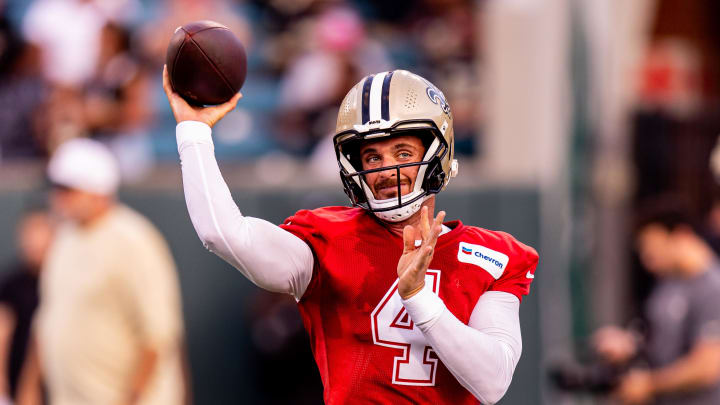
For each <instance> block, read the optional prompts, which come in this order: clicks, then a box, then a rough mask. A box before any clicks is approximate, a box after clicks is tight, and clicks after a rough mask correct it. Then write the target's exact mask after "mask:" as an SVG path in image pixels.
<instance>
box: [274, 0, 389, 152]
mask: <svg viewBox="0 0 720 405" xmlns="http://www.w3.org/2000/svg"><path fill="white" fill-rule="evenodd" d="M331 4H332V3H331ZM316 8H318V11H316V12H315V13H313V14H310V15H309V16H307V17H305V18H303V19H300V20H299V21H298V22H296V23H295V24H294V26H293V27H292V28H291V32H292V33H293V34H291V35H294V36H296V37H299V39H296V41H298V45H299V49H301V51H300V52H299V54H297V55H295V56H294V57H292V58H289V59H288V60H287V61H286V69H285V72H284V75H283V77H282V78H281V84H280V101H279V106H278V111H277V113H276V114H275V115H276V117H275V119H274V120H273V122H275V123H276V126H275V131H276V132H277V134H278V140H279V141H280V142H281V143H282V144H283V146H284V147H285V148H287V149H288V150H290V151H292V152H295V153H298V154H301V155H307V154H309V153H310V151H312V149H313V148H315V146H316V145H317V143H318V142H319V141H320V140H325V141H327V142H330V140H329V139H328V137H329V136H332V135H333V130H334V128H335V118H336V116H337V106H338V105H339V104H340V102H342V99H343V98H344V97H345V92H346V90H347V89H348V88H350V87H352V86H353V85H354V84H355V83H357V81H358V80H359V79H360V78H362V77H363V76H366V75H368V74H370V73H372V72H377V71H382V70H387V69H389V68H390V61H389V58H388V55H387V52H386V51H385V49H384V47H383V46H382V45H381V44H379V43H378V42H376V41H373V40H372V39H371V38H370V37H368V36H367V35H366V32H365V31H366V30H365V26H364V23H363V21H362V19H361V18H360V16H359V15H358V13H357V12H356V11H355V10H354V9H352V8H350V7H347V6H338V5H333V6H330V7H327V6H326V7H325V8H321V7H316ZM296 52H297V50H296Z"/></svg>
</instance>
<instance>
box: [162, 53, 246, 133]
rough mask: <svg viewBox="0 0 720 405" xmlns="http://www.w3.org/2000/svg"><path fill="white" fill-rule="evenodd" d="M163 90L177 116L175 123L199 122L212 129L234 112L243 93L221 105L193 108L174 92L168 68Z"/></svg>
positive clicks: (164, 70)
mask: <svg viewBox="0 0 720 405" xmlns="http://www.w3.org/2000/svg"><path fill="white" fill-rule="evenodd" d="M163 89H165V94H166V95H167V98H168V101H169V102H170V108H171V109H172V112H173V115H174V116H175V121H177V122H178V123H180V122H183V121H199V122H204V123H206V124H208V125H209V126H210V127H211V128H212V127H213V125H215V124H216V123H217V122H218V121H220V120H221V119H222V117H224V116H225V114H227V113H229V112H230V111H232V110H233V108H235V106H236V105H237V102H238V101H239V100H240V99H241V98H242V93H240V92H238V93H237V94H236V95H234V96H233V98H231V99H230V100H228V101H226V102H225V103H222V104H219V105H213V106H209V107H196V106H192V105H190V104H188V102H187V101H185V99H184V98H182V97H180V95H179V94H177V93H176V92H175V91H173V88H172V85H171V84H170V76H169V75H168V72H167V66H163Z"/></svg>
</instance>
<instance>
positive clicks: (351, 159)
mask: <svg viewBox="0 0 720 405" xmlns="http://www.w3.org/2000/svg"><path fill="white" fill-rule="evenodd" d="M396 135H415V136H418V137H420V138H421V139H422V141H423V144H424V146H425V155H424V157H423V159H422V161H420V162H415V163H405V164H400V165H395V166H387V167H382V168H376V169H370V170H362V164H361V162H360V159H359V156H358V151H359V146H360V145H361V144H362V143H363V142H364V141H367V140H377V139H379V138H384V137H391V136H396ZM453 142H454V137H453V119H452V114H451V111H450V105H449V104H448V103H447V101H446V100H445V96H444V95H443V93H442V91H440V90H439V89H438V88H437V87H435V86H434V85H433V84H432V83H430V82H429V81H427V80H425V79H424V78H422V77H420V76H418V75H416V74H414V73H411V72H408V71H406V70H394V71H390V72H382V73H376V74H374V75H369V76H366V77H364V78H363V79H362V80H360V82H359V83H357V84H356V85H355V86H353V88H352V89H350V91H349V92H348V94H347V95H346V96H345V99H344V100H343V102H342V104H341V105H340V111H339V112H338V118H337V127H336V131H335V137H334V138H333V144H334V146H335V153H336V155H337V160H338V164H339V166H340V178H341V179H342V182H343V187H344V189H345V193H346V194H347V195H348V197H350V201H351V202H352V204H353V205H355V206H360V207H363V208H365V209H366V210H368V211H370V212H372V213H373V214H375V215H376V216H377V217H378V218H380V219H382V220H385V221H390V222H400V221H403V220H405V219H407V218H409V217H410V216H411V215H413V214H414V213H415V212H417V211H418V210H419V209H420V207H421V205H422V203H423V202H424V201H425V200H427V199H428V198H429V197H430V195H431V194H435V193H438V192H440V190H442V189H444V188H445V186H447V184H448V182H449V181H450V178H452V177H455V175H456V174H457V171H458V163H457V160H455V159H454V158H453V157H454V152H455V151H454V146H453ZM408 166H419V168H418V174H417V178H416V180H415V185H414V187H413V189H412V190H411V191H410V193H408V194H406V195H401V193H400V182H398V191H397V197H393V198H389V199H385V200H377V199H375V196H374V195H373V193H372V191H371V189H370V187H369V186H368V184H367V182H366V180H365V175H366V174H368V173H372V172H379V171H385V170H396V171H397V177H398V178H400V168H402V167H408Z"/></svg>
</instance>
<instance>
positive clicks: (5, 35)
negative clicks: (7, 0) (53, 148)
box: [0, 1, 48, 161]
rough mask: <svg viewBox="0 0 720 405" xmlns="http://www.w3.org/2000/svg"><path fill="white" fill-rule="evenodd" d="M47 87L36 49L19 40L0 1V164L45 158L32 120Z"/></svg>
mask: <svg viewBox="0 0 720 405" xmlns="http://www.w3.org/2000/svg"><path fill="white" fill-rule="evenodd" d="M47 87H48V86H47V83H46V82H45V81H44V79H43V77H42V72H41V69H40V52H39V50H38V48H36V47H35V46H33V45H31V44H29V43H27V42H26V41H25V40H23V38H22V37H21V36H20V34H19V33H18V32H17V30H16V28H15V27H14V26H13V24H12V21H11V19H10V18H9V17H8V15H7V7H6V6H5V5H4V2H3V1H0V161H8V160H15V159H28V158H37V157H42V156H44V155H45V153H46V151H45V146H44V143H43V141H42V139H41V137H39V136H38V132H37V131H35V128H34V125H33V120H34V117H35V115H36V112H37V111H38V110H39V109H40V107H41V105H42V103H43V100H44V98H45V97H46V96H47V91H48V88H47Z"/></svg>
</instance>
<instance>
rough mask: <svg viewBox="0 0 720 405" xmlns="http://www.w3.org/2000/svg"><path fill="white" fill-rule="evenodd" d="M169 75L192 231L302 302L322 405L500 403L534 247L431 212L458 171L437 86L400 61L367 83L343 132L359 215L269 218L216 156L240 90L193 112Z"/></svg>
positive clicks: (338, 145)
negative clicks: (245, 207) (220, 127)
mask: <svg viewBox="0 0 720 405" xmlns="http://www.w3.org/2000/svg"><path fill="white" fill-rule="evenodd" d="M163 75H164V80H163V81H164V87H165V91H166V93H167V96H168V99H169V101H170V105H171V107H172V110H173V113H174V114H175V118H176V120H177V122H178V125H177V129H176V136H177V143H178V151H179V153H180V160H181V163H182V176H183V187H184V189H185V199H186V203H187V206H188V211H189V213H190V217H191V219H192V222H193V225H194V227H195V230H196V231H197V233H198V236H199V237H200V239H201V240H202V242H203V243H204V245H205V246H206V247H207V248H208V249H209V250H211V251H212V252H214V253H216V254H217V255H219V256H220V257H222V258H223V259H225V260H226V261H228V262H229V263H230V264H232V265H233V266H235V267H236V268H237V269H238V270H240V272H242V273H243V274H244V275H245V276H246V277H247V278H248V279H250V280H251V281H252V282H253V283H255V284H256V285H258V286H260V287H262V288H264V289H267V290H270V291H276V292H283V293H288V294H292V295H293V296H294V297H295V299H296V300H297V302H298V307H299V309H300V313H301V315H302V318H303V322H304V324H305V328H306V329H307V332H308V334H309V335H310V340H311V344H312V350H313V354H314V356H315V360H316V362H317V365H318V368H319V370H320V375H321V377H322V381H323V385H324V399H325V402H326V403H328V404H367V403H377V404H419V403H425V404H430V403H432V404H439V403H448V404H470V403H477V401H480V402H482V403H486V404H492V403H495V402H497V401H498V400H500V398H501V397H502V396H503V395H504V393H505V391H506V390H507V388H508V386H509V384H510V381H511V379H512V375H513V371H514V369H515V366H516V365H517V362H518V360H519V358H520V352H521V348H522V343H521V337H520V322H519V316H518V312H519V306H520V300H521V299H522V296H523V295H526V294H527V293H528V291H529V287H530V283H531V282H532V280H533V278H534V272H535V267H536V265H537V261H538V256H537V253H536V252H535V250H533V249H532V248H530V247H528V246H525V245H523V244H522V243H520V242H518V241H517V240H515V239H514V238H513V237H512V236H510V235H509V234H507V233H503V232H497V231H489V230H485V229H482V228H476V227H472V226H467V225H464V224H463V223H462V222H460V221H450V222H447V223H444V222H443V219H444V218H445V213H444V212H442V211H441V212H439V213H438V214H437V216H435V217H434V218H433V216H434V214H433V213H434V211H435V194H436V193H438V192H440V191H441V190H442V189H443V188H445V186H447V184H448V182H449V181H450V178H451V177H453V176H454V175H455V174H456V173H457V162H456V161H455V160H454V159H453V126H452V124H453V120H452V114H451V111H450V106H449V105H448V103H447V101H446V100H445V97H444V96H443V93H442V92H441V91H440V90H439V89H437V88H436V87H435V86H434V85H432V84H431V83H430V82H428V81H427V80H425V79H423V78H422V77H420V76H418V75H415V74H413V73H411V72H407V71H403V70H395V71H390V72H382V73H378V74H374V75H370V76H367V77H365V78H363V79H362V80H361V81H360V82H359V83H357V85H355V86H354V87H353V88H352V89H350V91H349V92H348V94H347V96H346V97H345V99H344V100H343V102H342V104H341V105H340V111H339V113H338V119H337V133H336V135H335V137H334V146H335V152H336V155H337V159H338V163H339V166H340V177H341V179H342V182H343V185H344V188H345V192H346V193H347V194H348V196H349V197H350V201H351V202H352V204H353V205H354V206H355V208H348V207H324V208H318V209H315V210H310V211H308V210H302V211H299V212H297V213H296V214H295V215H293V216H291V217H290V218H288V219H287V221H286V222H285V223H284V224H282V225H280V226H275V225H273V224H270V223H268V222H266V221H263V220H261V219H257V218H252V217H246V216H243V215H242V214H241V213H240V210H239V209H238V207H237V206H236V205H235V203H234V202H233V200H232V197H231V195H230V191H229V190H228V187H227V185H226V184H225V182H224V180H223V178H222V175H221V173H220V170H219V169H218V165H217V162H216V160H215V157H214V153H213V141H212V138H211V127H212V126H213V125H214V124H215V123H216V122H217V121H218V120H220V119H221V118H222V117H223V116H224V115H225V114H226V113H227V112H228V111H230V110H232V109H233V108H234V107H235V105H236V103H237V102H238V100H239V99H240V97H241V96H240V94H238V95H236V96H235V97H234V98H233V99H232V100H230V101H229V102H227V103H225V104H222V105H219V106H213V107H205V108H199V107H191V106H190V105H188V104H187V103H186V102H185V101H184V100H183V99H182V98H180V97H179V96H178V95H177V94H176V93H174V92H173V90H172V87H171V85H170V84H169V81H168V78H167V72H166V71H165V72H164V73H163Z"/></svg>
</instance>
